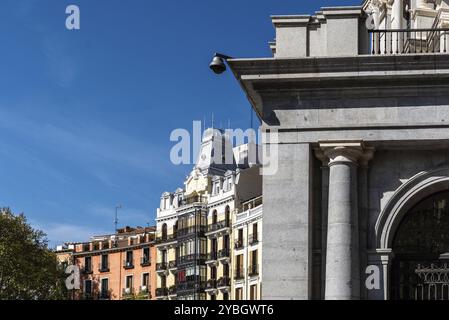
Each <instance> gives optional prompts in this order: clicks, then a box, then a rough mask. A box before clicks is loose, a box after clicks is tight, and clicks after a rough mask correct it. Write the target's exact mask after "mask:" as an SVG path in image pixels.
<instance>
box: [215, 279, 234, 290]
mask: <svg viewBox="0 0 449 320" xmlns="http://www.w3.org/2000/svg"><path fill="white" fill-rule="evenodd" d="M230 286H231V279H230V278H229V277H221V278H220V279H218V281H217V287H218V288H221V287H230Z"/></svg>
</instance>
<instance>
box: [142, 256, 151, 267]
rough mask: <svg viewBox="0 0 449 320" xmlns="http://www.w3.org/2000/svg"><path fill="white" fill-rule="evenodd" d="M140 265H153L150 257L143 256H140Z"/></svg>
mask: <svg viewBox="0 0 449 320" xmlns="http://www.w3.org/2000/svg"><path fill="white" fill-rule="evenodd" d="M140 266H142V267H148V266H151V260H150V258H149V257H141V258H140Z"/></svg>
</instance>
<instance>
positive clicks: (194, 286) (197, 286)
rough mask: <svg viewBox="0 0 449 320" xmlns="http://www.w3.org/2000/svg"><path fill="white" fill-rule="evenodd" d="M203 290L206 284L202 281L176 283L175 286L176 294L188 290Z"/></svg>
mask: <svg viewBox="0 0 449 320" xmlns="http://www.w3.org/2000/svg"><path fill="white" fill-rule="evenodd" d="M204 288H206V282H204V281H187V282H181V283H178V285H177V291H178V292H179V291H190V290H196V291H203V290H204Z"/></svg>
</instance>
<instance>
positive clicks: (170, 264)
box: [168, 260, 178, 270]
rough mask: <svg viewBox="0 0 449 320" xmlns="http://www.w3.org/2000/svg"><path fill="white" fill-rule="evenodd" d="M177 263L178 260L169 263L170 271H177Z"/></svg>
mask: <svg viewBox="0 0 449 320" xmlns="http://www.w3.org/2000/svg"><path fill="white" fill-rule="evenodd" d="M177 265H178V264H177V262H176V260H172V261H170V262H169V263H168V269H169V270H174V269H176V268H177Z"/></svg>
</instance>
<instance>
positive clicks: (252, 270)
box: [248, 264, 259, 277]
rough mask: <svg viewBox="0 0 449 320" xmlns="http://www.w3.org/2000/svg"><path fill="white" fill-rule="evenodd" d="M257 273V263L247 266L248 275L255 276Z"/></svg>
mask: <svg viewBox="0 0 449 320" xmlns="http://www.w3.org/2000/svg"><path fill="white" fill-rule="evenodd" d="M258 274H259V265H257V264H256V265H251V266H249V267H248V275H249V276H250V277H253V276H257V275H258Z"/></svg>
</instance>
